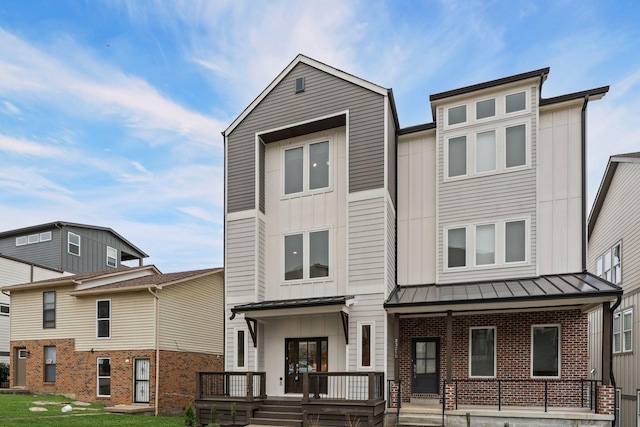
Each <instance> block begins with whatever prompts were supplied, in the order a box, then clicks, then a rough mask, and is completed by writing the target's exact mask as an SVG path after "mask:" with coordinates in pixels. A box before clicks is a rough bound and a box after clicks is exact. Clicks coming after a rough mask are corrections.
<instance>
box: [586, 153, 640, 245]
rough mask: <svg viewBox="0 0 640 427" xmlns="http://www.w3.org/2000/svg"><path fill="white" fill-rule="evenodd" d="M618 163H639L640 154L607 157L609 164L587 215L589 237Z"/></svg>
mask: <svg viewBox="0 0 640 427" xmlns="http://www.w3.org/2000/svg"><path fill="white" fill-rule="evenodd" d="M619 163H640V152H635V153H626V154H616V155H613V156H611V157H609V163H607V168H606V169H605V171H604V175H603V177H602V181H601V182H600V187H599V188H598V193H597V194H596V198H595V200H594V201H593V207H592V208H591V213H590V214H589V222H588V228H587V230H588V232H589V236H591V232H592V231H593V228H594V227H595V226H596V221H598V215H600V210H601V209H602V205H603V204H604V199H606V198H607V192H608V191H609V188H610V187H611V181H612V180H613V175H615V173H616V169H618V164H619Z"/></svg>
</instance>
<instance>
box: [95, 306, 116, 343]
mask: <svg viewBox="0 0 640 427" xmlns="http://www.w3.org/2000/svg"><path fill="white" fill-rule="evenodd" d="M105 301H106V302H108V303H109V317H107V318H104V317H99V316H100V314H99V309H98V306H99V304H100V303H101V302H105ZM111 309H112V306H111V299H110V298H103V299H98V300H96V339H98V340H105V339H109V338H111V319H112V312H111V311H112V310H111ZM101 321H102V322H104V321H107V322H109V335H108V336H106V337H101V336H100V335H99V334H100V332H99V331H100V327H99V324H100V322H101Z"/></svg>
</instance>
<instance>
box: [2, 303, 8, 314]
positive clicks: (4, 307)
mask: <svg viewBox="0 0 640 427" xmlns="http://www.w3.org/2000/svg"><path fill="white" fill-rule="evenodd" d="M0 315H5V316H8V315H9V306H8V305H4V304H0Z"/></svg>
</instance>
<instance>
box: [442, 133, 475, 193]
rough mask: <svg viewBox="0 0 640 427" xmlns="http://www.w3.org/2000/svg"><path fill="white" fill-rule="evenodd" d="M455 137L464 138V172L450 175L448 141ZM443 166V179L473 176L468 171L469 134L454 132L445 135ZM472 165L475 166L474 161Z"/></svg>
mask: <svg viewBox="0 0 640 427" xmlns="http://www.w3.org/2000/svg"><path fill="white" fill-rule="evenodd" d="M457 138H464V144H465V153H464V155H465V157H464V162H465V168H464V171H465V172H464V174H461V175H454V176H451V175H450V174H449V159H450V158H451V156H450V155H449V143H450V142H451V140H452V139H457ZM444 166H445V171H444V179H445V181H448V180H458V179H464V178H468V177H470V176H473V175H472V174H470V173H469V135H467V134H454V135H449V136H447V137H446V143H445V161H444ZM474 167H475V162H474Z"/></svg>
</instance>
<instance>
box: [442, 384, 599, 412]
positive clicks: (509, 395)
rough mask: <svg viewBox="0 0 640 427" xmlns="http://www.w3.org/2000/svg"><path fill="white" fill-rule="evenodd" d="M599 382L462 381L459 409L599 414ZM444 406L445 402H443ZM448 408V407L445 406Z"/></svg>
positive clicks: (457, 392)
mask: <svg viewBox="0 0 640 427" xmlns="http://www.w3.org/2000/svg"><path fill="white" fill-rule="evenodd" d="M600 383H602V381H599V380H587V379H580V380H560V379H485V378H483V379H470V378H469V379H462V380H454V384H455V407H456V409H458V403H461V404H482V405H497V406H498V410H502V406H503V405H515V406H537V407H543V406H544V411H545V412H547V409H548V407H549V406H555V407H559V406H561V407H581V408H586V407H588V408H589V409H591V410H593V411H595V410H596V402H597V393H598V384H600ZM443 404H444V402H443ZM443 407H444V405H443Z"/></svg>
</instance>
